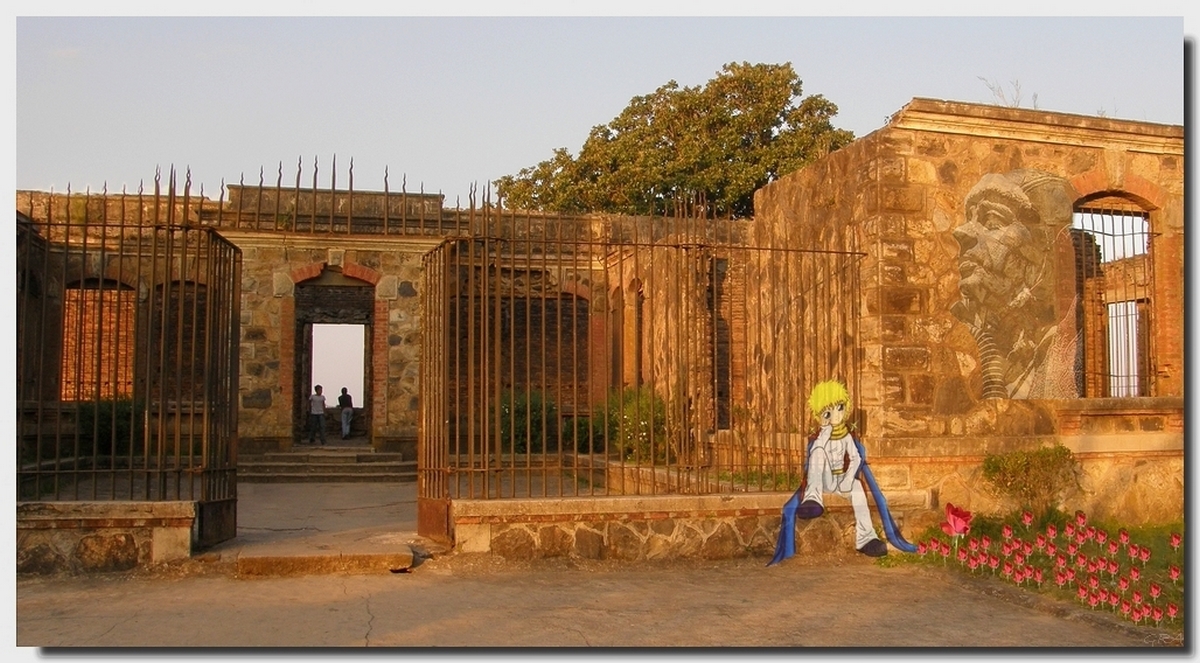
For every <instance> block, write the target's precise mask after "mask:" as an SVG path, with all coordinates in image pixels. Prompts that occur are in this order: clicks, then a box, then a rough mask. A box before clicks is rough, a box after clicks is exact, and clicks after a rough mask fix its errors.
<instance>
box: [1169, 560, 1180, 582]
mask: <svg viewBox="0 0 1200 663" xmlns="http://www.w3.org/2000/svg"><path fill="white" fill-rule="evenodd" d="M1167 574H1168V575H1169V576H1171V581H1172V582H1174V581H1176V580H1179V567H1178V566H1175V565H1174V564H1172V565H1171V568H1169V569H1167Z"/></svg>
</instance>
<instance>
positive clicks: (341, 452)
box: [238, 445, 417, 483]
mask: <svg viewBox="0 0 1200 663" xmlns="http://www.w3.org/2000/svg"><path fill="white" fill-rule="evenodd" d="M416 479H417V461H415V460H404V456H403V454H399V453H377V452H375V451H373V450H372V449H370V448H369V447H368V448H364V447H362V446H361V445H358V446H353V447H345V446H342V447H334V446H318V447H308V446H306V447H304V448H300V449H293V450H291V451H276V452H267V453H262V454H246V455H243V456H241V457H240V458H238V481H241V482H249V483H318V482H327V483H349V482H381V483H388V482H405V481H416Z"/></svg>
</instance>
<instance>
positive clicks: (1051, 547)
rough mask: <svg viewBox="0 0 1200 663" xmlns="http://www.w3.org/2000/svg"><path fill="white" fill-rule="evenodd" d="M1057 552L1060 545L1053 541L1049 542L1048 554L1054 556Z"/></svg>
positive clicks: (1047, 546)
mask: <svg viewBox="0 0 1200 663" xmlns="http://www.w3.org/2000/svg"><path fill="white" fill-rule="evenodd" d="M1056 553H1058V546H1056V545H1054V544H1053V543H1047V544H1046V554H1047V555H1049V556H1051V557H1053V556H1054V555H1055V554H1056Z"/></svg>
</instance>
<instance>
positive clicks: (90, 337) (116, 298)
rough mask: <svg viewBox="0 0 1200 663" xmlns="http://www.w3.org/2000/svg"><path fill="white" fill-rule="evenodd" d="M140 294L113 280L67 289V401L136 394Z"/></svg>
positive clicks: (64, 372) (64, 361)
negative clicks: (135, 330) (135, 354)
mask: <svg viewBox="0 0 1200 663" xmlns="http://www.w3.org/2000/svg"><path fill="white" fill-rule="evenodd" d="M135 301H136V292H135V291H134V290H133V289H132V288H130V287H129V286H126V285H124V284H122V283H120V282H118V281H114V280H111V279H96V278H91V279H84V280H82V281H78V282H76V283H74V284H71V285H69V286H68V287H67V288H66V289H65V290H64V291H63V343H62V349H63V352H62V382H61V384H62V389H61V398H62V400H64V401H82V400H99V399H112V398H127V397H130V396H132V394H133V359H134V352H135V350H134V320H135V315H134V306H135Z"/></svg>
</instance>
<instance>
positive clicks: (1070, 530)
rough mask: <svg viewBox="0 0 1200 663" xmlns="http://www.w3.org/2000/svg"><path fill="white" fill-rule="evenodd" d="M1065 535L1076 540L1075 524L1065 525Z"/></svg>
mask: <svg viewBox="0 0 1200 663" xmlns="http://www.w3.org/2000/svg"><path fill="white" fill-rule="evenodd" d="M1063 534H1066V535H1067V538H1074V536H1075V525H1074V523H1067V524H1066V525H1063Z"/></svg>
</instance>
